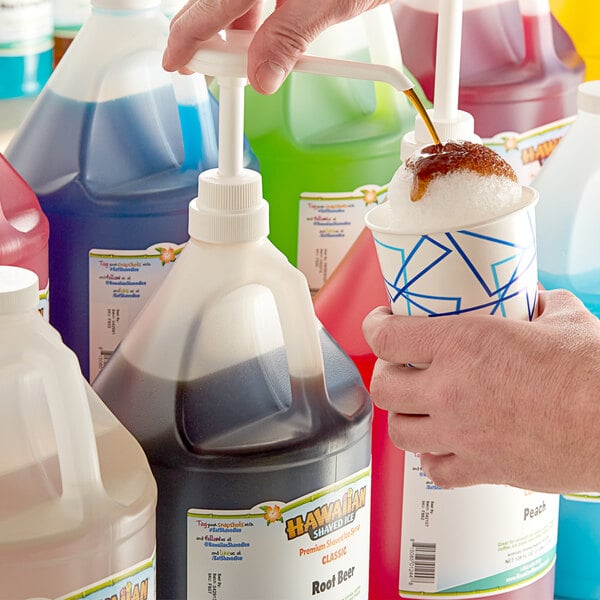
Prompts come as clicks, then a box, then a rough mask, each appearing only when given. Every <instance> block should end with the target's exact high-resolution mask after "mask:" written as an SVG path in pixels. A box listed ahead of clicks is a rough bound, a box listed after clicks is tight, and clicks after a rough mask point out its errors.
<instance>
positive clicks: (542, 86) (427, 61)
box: [393, 0, 584, 137]
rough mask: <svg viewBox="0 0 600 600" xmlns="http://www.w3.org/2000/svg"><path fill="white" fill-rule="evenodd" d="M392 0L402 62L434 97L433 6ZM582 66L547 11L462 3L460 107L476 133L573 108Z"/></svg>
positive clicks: (531, 123) (513, 1) (526, 124)
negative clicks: (471, 118) (525, 12)
mask: <svg viewBox="0 0 600 600" xmlns="http://www.w3.org/2000/svg"><path fill="white" fill-rule="evenodd" d="M427 8H430V10H421V9H420V8H415V7H414V6H412V4H410V3H408V2H406V1H402V0H397V1H396V3H395V4H394V6H393V12H394V20H395V23H396V30H397V32H398V38H399V40H400V46H401V49H402V58H403V60H404V64H405V65H406V67H407V68H408V69H409V70H410V71H411V73H413V75H414V76H415V77H416V78H417V80H418V81H419V83H420V84H421V86H422V88H423V91H424V92H425V94H426V95H427V97H428V98H429V99H430V100H432V101H433V91H434V79H435V55H436V43H437V19H438V16H437V12H435V11H434V10H431V7H427ZM583 73H584V65H583V62H582V61H581V59H580V58H579V57H578V55H577V53H576V51H575V48H574V46H573V43H572V42H571V40H570V38H569V36H568V35H567V33H566V32H565V30H564V29H563V28H562V27H561V26H560V24H559V23H558V22H557V21H556V19H554V17H553V16H552V15H551V14H550V13H546V14H539V15H522V14H521V10H520V8H519V2H518V0H504V1H503V0H499V1H498V2H496V3H487V4H486V5H485V6H479V7H474V8H472V9H469V8H468V3H465V11H464V16H463V31H462V47H461V65H460V91H459V108H460V109H462V110H465V111H467V112H469V113H471V114H472V115H473V116H474V118H475V132H476V133H477V134H478V135H480V136H481V137H492V136H493V135H495V134H497V133H500V132H502V131H516V132H524V131H528V130H529V129H533V128H534V127H538V126H540V125H545V124H547V123H551V122H552V121H556V120H558V119H561V118H564V117H568V116H571V115H574V114H575V113H576V94H577V85H578V84H579V83H580V82H581V81H582V80H583Z"/></svg>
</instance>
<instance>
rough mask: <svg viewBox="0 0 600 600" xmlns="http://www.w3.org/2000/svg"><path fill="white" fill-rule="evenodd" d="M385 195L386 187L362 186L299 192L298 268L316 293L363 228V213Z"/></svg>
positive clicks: (380, 201)
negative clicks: (342, 190)
mask: <svg viewBox="0 0 600 600" xmlns="http://www.w3.org/2000/svg"><path fill="white" fill-rule="evenodd" d="M386 196H387V186H386V187H379V186H377V185H364V186H361V187H360V188H357V189H356V190H354V191H353V192H340V193H335V194H320V193H312V192H304V193H302V194H301V195H300V203H299V205H300V209H299V211H300V212H299V221H298V269H300V271H302V272H303V273H304V276H305V277H306V279H307V280H308V285H309V287H310V289H311V292H316V291H318V290H319V288H321V286H322V285H323V284H324V283H325V281H326V280H327V278H328V277H329V275H331V273H332V272H333V270H334V269H335V268H336V267H337V266H338V264H339V262H340V261H341V260H342V258H343V257H344V255H345V254H346V252H348V250H349V249H350V246H351V245H352V243H353V242H354V241H355V240H356V238H357V237H358V235H359V234H360V232H361V231H362V230H363V228H364V227H365V215H366V213H367V212H368V210H369V209H371V208H373V206H375V205H376V204H381V203H382V202H384V201H385V199H386Z"/></svg>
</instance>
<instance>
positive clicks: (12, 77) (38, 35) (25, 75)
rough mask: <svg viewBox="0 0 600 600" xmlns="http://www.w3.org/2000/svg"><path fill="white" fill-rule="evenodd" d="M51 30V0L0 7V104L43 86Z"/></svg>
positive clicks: (48, 69)
mask: <svg viewBox="0 0 600 600" xmlns="http://www.w3.org/2000/svg"><path fill="white" fill-rule="evenodd" d="M52 29H53V16H52V0H41V1H40V2H28V1H27V0H15V1H14V2H2V4H0V101H1V100H3V99H5V98H18V97H22V96H35V95H37V94H38V93H39V92H40V90H41V89H42V88H43V87H44V84H45V83H46V81H48V77H50V74H51V73H52V46H53V44H54V42H53V39H52ZM1 109H2V103H1V102H0V110H1Z"/></svg>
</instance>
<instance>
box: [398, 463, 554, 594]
mask: <svg viewBox="0 0 600 600" xmlns="http://www.w3.org/2000/svg"><path fill="white" fill-rule="evenodd" d="M558 500H559V497H558V495H555V494H542V493H538V492H530V491H526V490H520V489H516V488H511V487H508V486H495V485H478V486H474V487H470V488H463V489H461V488H457V489H452V490H444V489H441V488H438V487H437V486H436V485H435V484H434V483H433V482H432V481H431V480H430V479H429V478H428V477H427V476H426V475H425V473H424V472H423V470H422V469H421V465H420V460H419V457H418V455H415V454H413V453H408V452H407V453H406V456H405V466H404V496H403V508H402V536H401V548H400V593H401V594H402V596H406V597H407V598H484V597H487V596H493V595H496V594H498V593H500V592H509V591H512V590H514V589H518V588H521V587H525V586H528V585H530V584H531V583H533V581H535V580H537V579H539V578H540V577H542V576H543V575H545V574H546V573H547V572H548V571H549V570H550V569H551V567H552V565H553V564H554V560H555V557H556V537H557V528H558Z"/></svg>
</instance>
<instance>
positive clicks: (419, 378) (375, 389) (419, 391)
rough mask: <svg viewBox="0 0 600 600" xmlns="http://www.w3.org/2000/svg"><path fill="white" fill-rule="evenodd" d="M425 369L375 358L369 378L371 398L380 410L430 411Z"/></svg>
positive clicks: (418, 413) (428, 387) (427, 379)
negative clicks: (371, 375)
mask: <svg viewBox="0 0 600 600" xmlns="http://www.w3.org/2000/svg"><path fill="white" fill-rule="evenodd" d="M428 381H429V377H428V374H427V372H426V371H423V370H419V369H413V368H410V367H406V366H404V365H396V364H394V363H388V362H385V361H383V360H378V361H377V362H376V363H375V367H374V369H373V377H372V378H371V385H370V390H371V398H372V399H373V402H374V403H375V404H376V405H377V406H378V407H379V408H381V409H383V410H389V411H392V412H397V413H404V414H415V415H425V414H429V413H430V408H431V399H430V398H429V394H428V392H429V389H430V386H429V385H428Z"/></svg>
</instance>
